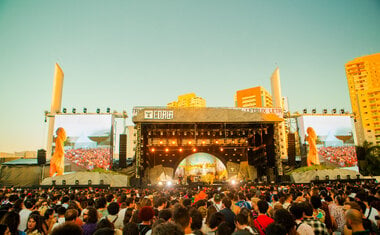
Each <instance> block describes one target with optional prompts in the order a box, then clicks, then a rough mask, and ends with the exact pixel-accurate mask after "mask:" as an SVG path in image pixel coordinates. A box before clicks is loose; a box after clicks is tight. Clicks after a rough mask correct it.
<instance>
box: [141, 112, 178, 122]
mask: <svg viewBox="0 0 380 235" xmlns="http://www.w3.org/2000/svg"><path fill="white" fill-rule="evenodd" d="M173 117H174V112H173V111H172V110H145V111H144V119H155V120H171V119H173Z"/></svg>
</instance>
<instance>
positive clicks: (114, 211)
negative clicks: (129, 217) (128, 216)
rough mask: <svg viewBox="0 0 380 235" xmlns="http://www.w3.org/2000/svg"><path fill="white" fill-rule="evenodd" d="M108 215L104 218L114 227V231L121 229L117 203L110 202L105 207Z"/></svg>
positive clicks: (121, 223) (121, 222)
mask: <svg viewBox="0 0 380 235" xmlns="http://www.w3.org/2000/svg"><path fill="white" fill-rule="evenodd" d="M107 211H108V215H107V216H106V218H107V219H108V220H109V221H110V222H111V223H112V224H113V225H114V228H116V229H122V228H123V226H124V224H123V220H121V218H120V217H119V215H118V213H119V204H118V203H117V202H111V203H110V204H109V205H108V206H107Z"/></svg>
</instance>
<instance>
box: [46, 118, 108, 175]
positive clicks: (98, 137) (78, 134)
mask: <svg viewBox="0 0 380 235" xmlns="http://www.w3.org/2000/svg"><path fill="white" fill-rule="evenodd" d="M59 127H63V128H64V129H65V131H66V135H67V139H66V141H65V143H64V149H65V160H66V161H67V160H69V161H70V162H72V163H74V164H76V165H78V166H80V167H83V168H87V169H88V170H92V169H94V168H103V169H106V170H108V169H110V167H111V161H112V156H111V147H112V141H111V127H112V115H102V114H100V115H83V114H79V115H72V114H68V115H57V116H55V124H54V131H56V130H57V129H58V128H59ZM54 146H55V143H54V141H53V148H52V149H53V151H54Z"/></svg>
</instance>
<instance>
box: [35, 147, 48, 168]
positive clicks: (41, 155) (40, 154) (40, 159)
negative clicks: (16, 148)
mask: <svg viewBox="0 0 380 235" xmlns="http://www.w3.org/2000/svg"><path fill="white" fill-rule="evenodd" d="M45 163H46V150H45V149H39V150H38V151H37V164H38V165H43V164H45Z"/></svg>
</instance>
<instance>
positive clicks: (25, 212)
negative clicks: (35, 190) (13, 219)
mask: <svg viewBox="0 0 380 235" xmlns="http://www.w3.org/2000/svg"><path fill="white" fill-rule="evenodd" d="M22 205H23V206H22V207H23V208H22V209H21V211H20V212H19V215H20V224H19V226H18V228H17V229H18V230H20V231H24V230H25V229H26V225H27V221H28V218H29V215H30V213H32V210H33V206H34V205H33V203H32V201H31V200H26V201H25V202H24V203H23V204H22Z"/></svg>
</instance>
